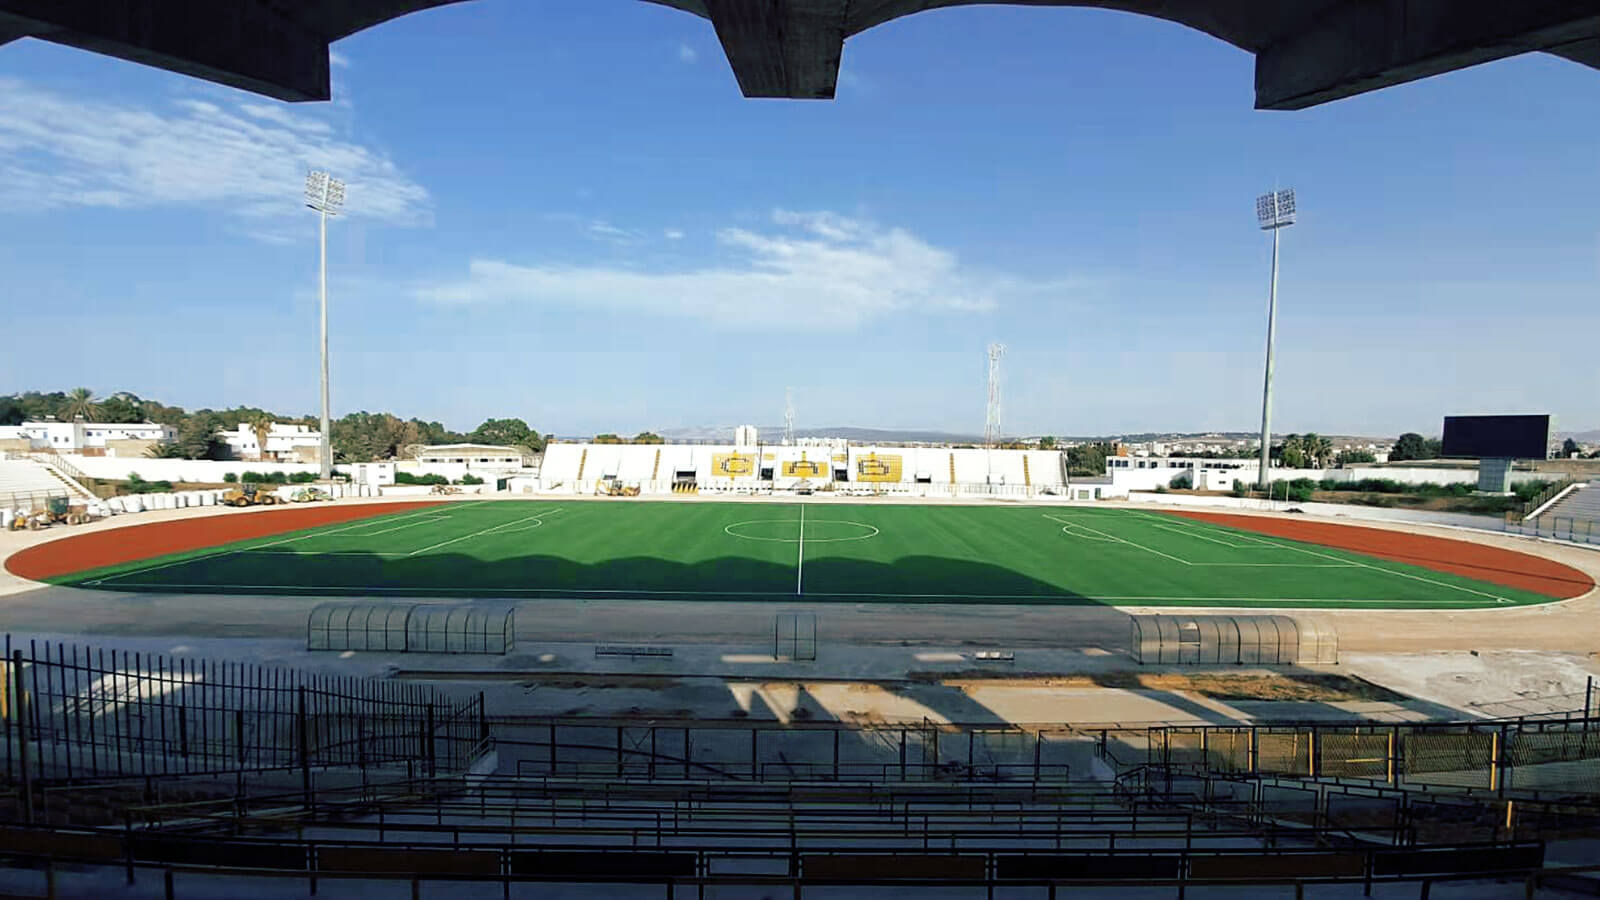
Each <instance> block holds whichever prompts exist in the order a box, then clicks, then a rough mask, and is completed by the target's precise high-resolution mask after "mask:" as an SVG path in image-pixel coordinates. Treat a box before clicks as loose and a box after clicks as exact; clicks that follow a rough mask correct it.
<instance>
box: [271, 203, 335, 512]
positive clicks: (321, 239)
mask: <svg viewBox="0 0 1600 900" xmlns="http://www.w3.org/2000/svg"><path fill="white" fill-rule="evenodd" d="M306 206H309V207H311V208H312V209H314V210H316V211H317V221H318V226H319V227H318V245H319V246H320V248H321V252H320V257H319V260H320V263H319V265H318V267H317V293H318V294H320V295H321V297H322V440H321V445H322V446H321V447H320V448H319V452H318V453H317V458H318V460H319V461H320V462H321V467H320V468H321V472H322V480H323V481H327V480H329V479H330V478H332V477H333V444H332V442H331V441H330V435H329V429H330V428H331V424H330V423H329V421H328V217H329V216H336V215H338V214H339V212H340V210H342V209H344V182H342V181H340V180H339V179H337V178H334V177H333V176H332V175H329V174H328V173H327V172H320V171H319V172H310V173H308V174H307V175H306ZM261 449H262V451H263V452H265V451H266V449H267V448H265V447H262V448H261Z"/></svg>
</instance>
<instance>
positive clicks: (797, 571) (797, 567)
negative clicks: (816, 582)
mask: <svg viewBox="0 0 1600 900" xmlns="http://www.w3.org/2000/svg"><path fill="white" fill-rule="evenodd" d="M805 574H806V505H805V504H804V503H802V504H800V555H799V556H798V557H797V558H796V562H795V564H794V593H795V596H796V597H798V596H800V586H801V585H802V584H804V579H805Z"/></svg>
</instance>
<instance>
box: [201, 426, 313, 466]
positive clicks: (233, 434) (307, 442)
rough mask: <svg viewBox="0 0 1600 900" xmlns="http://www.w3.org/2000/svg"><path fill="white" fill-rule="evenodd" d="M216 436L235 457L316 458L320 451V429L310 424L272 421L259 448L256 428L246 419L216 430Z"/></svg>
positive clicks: (291, 460) (259, 458) (264, 458)
mask: <svg viewBox="0 0 1600 900" xmlns="http://www.w3.org/2000/svg"><path fill="white" fill-rule="evenodd" d="M217 438H218V439H219V440H221V441H222V442H223V443H224V444H226V445H227V447H228V454H229V455H230V456H232V457H233V458H234V459H249V460H258V461H261V462H316V461H317V460H318V458H319V455H320V453H321V452H322V432H320V431H317V430H316V429H314V428H312V427H311V426H309V425H289V424H286V423H283V422H273V423H272V429H271V430H270V431H268V432H267V446H266V447H265V448H262V447H261V445H260V442H259V441H258V440H257V438H256V433H255V430H254V429H252V428H251V427H250V425H249V423H240V425H239V427H238V428H236V429H234V430H233V431H218V432H217Z"/></svg>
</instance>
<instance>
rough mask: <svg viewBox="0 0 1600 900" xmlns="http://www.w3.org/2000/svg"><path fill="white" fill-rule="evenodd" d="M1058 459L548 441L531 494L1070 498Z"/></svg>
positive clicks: (832, 446) (1015, 453)
mask: <svg viewBox="0 0 1600 900" xmlns="http://www.w3.org/2000/svg"><path fill="white" fill-rule="evenodd" d="M1070 481H1071V479H1069V478H1068V475H1067V464H1066V457H1065V455H1064V454H1062V453H1061V452H1059V451H1055V450H1010V449H988V448H970V447H968V448H951V447H878V446H872V445H865V446H861V445H855V444H851V443H850V442H848V441H844V440H838V441H826V442H823V441H819V442H816V443H815V445H813V446H802V445H751V446H739V445H736V444H663V445H633V444H593V443H555V444H551V445H550V446H549V447H547V448H545V453H544V460H543V462H542V463H541V465H540V469H539V476H538V479H537V481H536V482H535V481H532V480H529V481H527V482H524V483H523V484H524V487H525V488H526V489H527V490H529V491H530V492H533V491H537V492H540V493H574V494H592V493H594V492H595V491H596V490H597V489H602V488H603V487H605V486H609V485H612V484H620V485H624V486H629V487H636V488H639V489H640V490H641V491H642V492H643V493H650V494H661V493H673V492H676V493H714V494H752V493H758V492H774V491H776V492H790V493H792V492H795V491H831V492H836V493H839V494H841V495H897V496H906V497H929V498H937V497H1012V498H1024V497H1039V496H1059V497H1065V496H1068V494H1067V491H1068V484H1069V482H1070ZM1107 484H1108V482H1104V481H1103V480H1102V479H1098V478H1089V479H1079V485H1078V487H1077V488H1076V489H1075V491H1074V492H1073V493H1072V495H1071V496H1072V497H1073V498H1074V499H1080V500H1097V499H1099V498H1100V497H1101V491H1102V490H1103V489H1104V488H1105V486H1106V485H1107Z"/></svg>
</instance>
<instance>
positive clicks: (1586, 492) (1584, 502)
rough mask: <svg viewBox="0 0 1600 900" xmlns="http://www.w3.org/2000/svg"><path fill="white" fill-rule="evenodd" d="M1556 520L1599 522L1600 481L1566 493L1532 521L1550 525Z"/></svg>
mask: <svg viewBox="0 0 1600 900" xmlns="http://www.w3.org/2000/svg"><path fill="white" fill-rule="evenodd" d="M1556 519H1577V520H1580V521H1588V522H1600V481H1591V482H1589V483H1588V484H1586V485H1582V486H1580V487H1578V488H1577V489H1576V490H1573V491H1570V492H1568V493H1567V495H1566V496H1565V497H1562V498H1561V499H1560V500H1558V501H1557V502H1555V503H1554V504H1552V505H1551V506H1549V507H1548V508H1546V509H1545V510H1544V511H1543V512H1541V513H1540V514H1539V517H1538V518H1537V519H1536V520H1534V521H1535V522H1540V523H1550V522H1554V521H1555V520H1556Z"/></svg>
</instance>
